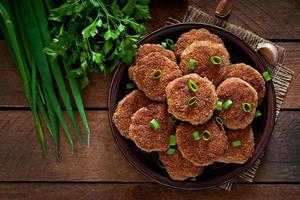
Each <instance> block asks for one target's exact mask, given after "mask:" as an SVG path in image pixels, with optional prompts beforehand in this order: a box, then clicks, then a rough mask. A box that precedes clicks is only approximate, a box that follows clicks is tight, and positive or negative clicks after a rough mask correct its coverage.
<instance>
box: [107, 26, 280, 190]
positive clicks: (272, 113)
mask: <svg viewBox="0 0 300 200" xmlns="http://www.w3.org/2000/svg"><path fill="white" fill-rule="evenodd" d="M187 26H190V27H188V28H186V29H189V28H190V30H191V29H193V28H196V26H197V28H209V29H218V30H219V31H221V32H223V33H224V34H227V35H230V37H232V39H235V40H238V41H239V42H241V43H242V46H240V47H241V48H244V49H248V50H249V51H248V52H247V54H253V56H255V57H256V58H257V60H258V61H259V62H260V63H261V67H262V68H263V69H264V70H267V69H266V64H265V62H264V61H263V60H262V59H261V57H260V55H259V54H258V53H257V52H256V51H255V50H254V49H253V48H252V47H251V46H249V45H248V44H247V43H246V42H245V41H244V40H242V39H240V38H239V37H238V36H236V35H234V34H233V33H231V32H229V31H227V30H225V29H224V28H221V27H218V26H215V25H211V24H206V23H198V22H187V23H178V24H174V25H170V26H165V27H162V28H160V29H157V30H155V31H153V32H151V33H150V34H148V35H146V36H144V37H143V38H142V39H141V40H139V41H138V42H137V44H138V45H139V44H140V43H142V42H143V41H145V40H147V39H148V38H150V37H152V36H154V35H157V34H160V33H164V32H174V31H173V30H174V29H176V28H180V27H182V28H184V27H187ZM177 31H178V30H177ZM175 32H176V31H175ZM125 68H126V69H125ZM124 70H126V71H127V67H125V65H124V64H123V63H120V64H119V66H118V68H117V69H116V70H115V73H114V75H113V78H112V81H111V84H110V88H109V93H108V99H107V105H108V118H109V126H110V128H111V131H112V134H113V137H114V140H115V142H116V144H117V146H118V149H119V151H121V153H122V154H123V156H124V157H125V158H126V160H127V161H128V162H129V163H130V164H131V165H132V166H133V167H134V168H135V169H137V170H138V171H139V172H140V173H141V174H143V175H144V176H146V177H148V178H150V179H152V180H153V181H155V182H158V183H160V184H162V185H166V186H169V187H172V188H177V189H189V190H191V189H192V190H195V189H196V190H200V189H209V188H213V187H216V186H220V185H222V184H225V183H227V182H229V181H231V180H232V179H233V178H235V177H237V176H239V175H240V174H242V173H243V172H244V171H246V170H247V169H248V168H249V167H251V166H252V165H253V164H254V163H255V161H256V160H257V159H259V158H260V156H261V155H262V154H263V152H264V150H265V149H266V147H267V145H268V142H269V140H270V138H271V135H272V132H273V129H274V125H275V118H276V97H275V90H274V85H273V82H272V80H271V81H268V82H266V91H268V96H267V98H268V103H267V105H266V106H267V108H268V109H267V110H268V117H267V120H266V125H265V127H264V130H263V134H262V135H263V137H262V138H261V140H260V142H259V143H258V144H255V149H254V152H253V154H252V157H251V158H250V159H248V161H247V162H246V163H244V164H241V165H240V166H239V167H238V168H236V169H234V170H233V171H231V172H230V173H228V174H225V175H224V176H222V177H219V178H218V181H215V182H213V183H211V184H207V183H206V182H205V183H203V182H178V181H174V180H171V179H170V178H168V177H163V176H161V175H159V174H157V173H155V172H153V170H151V168H148V166H145V165H143V164H142V163H139V162H137V160H135V158H134V157H132V155H130V154H129V153H128V151H127V145H126V144H124V143H123V142H122V141H121V137H122V136H121V135H120V133H119V131H118V130H117V129H116V127H115V125H114V123H113V121H112V117H113V113H114V110H113V109H112V104H113V102H112V95H113V93H114V90H115V87H116V85H120V82H121V78H120V77H121V76H120V73H121V75H122V74H123V73H124ZM117 83H118V84H117ZM265 98H266V97H265ZM116 104H117V102H116Z"/></svg>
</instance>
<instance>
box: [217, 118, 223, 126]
mask: <svg viewBox="0 0 300 200" xmlns="http://www.w3.org/2000/svg"><path fill="white" fill-rule="evenodd" d="M215 120H216V122H217V123H218V124H219V125H220V126H223V125H224V122H223V120H222V118H221V117H218V116H217V117H215Z"/></svg>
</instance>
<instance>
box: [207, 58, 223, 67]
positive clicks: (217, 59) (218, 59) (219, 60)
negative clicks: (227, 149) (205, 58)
mask: <svg viewBox="0 0 300 200" xmlns="http://www.w3.org/2000/svg"><path fill="white" fill-rule="evenodd" d="M210 62H211V63H212V64H214V65H219V64H221V63H222V58H221V57H220V56H212V57H211V58H210Z"/></svg>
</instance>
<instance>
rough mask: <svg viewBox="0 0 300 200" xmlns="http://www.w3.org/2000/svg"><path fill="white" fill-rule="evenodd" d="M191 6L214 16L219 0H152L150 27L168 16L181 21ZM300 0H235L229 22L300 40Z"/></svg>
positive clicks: (268, 36) (271, 35)
mask: <svg viewBox="0 0 300 200" xmlns="http://www.w3.org/2000/svg"><path fill="white" fill-rule="evenodd" d="M188 5H192V6H194V7H196V8H200V9H202V10H203V11H204V12H206V13H208V14H210V15H214V12H215V8H216V6H217V1H211V0H176V1H174V0H164V1H161V0H152V1H151V15H152V20H149V21H148V22H147V25H148V27H149V28H151V29H157V28H159V27H161V26H163V25H164V23H165V22H166V20H167V19H168V17H172V18H175V19H179V20H181V19H182V18H183V16H184V14H185V12H186V10H187V8H188ZM299 7H300V2H299V1H294V0H287V1H274V0H264V1H260V0H234V1H233V7H232V12H231V14H230V17H229V19H228V21H229V22H230V23H233V24H236V25H239V26H242V27H243V28H246V29H248V30H250V31H253V32H254V33H256V34H258V35H260V36H262V37H264V38H266V39H300V12H299Z"/></svg>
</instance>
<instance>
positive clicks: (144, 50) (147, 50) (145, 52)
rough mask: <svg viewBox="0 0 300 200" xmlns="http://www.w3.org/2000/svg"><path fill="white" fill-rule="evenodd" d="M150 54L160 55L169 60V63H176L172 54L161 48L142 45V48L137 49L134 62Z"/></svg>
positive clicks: (155, 45) (159, 46)
mask: <svg viewBox="0 0 300 200" xmlns="http://www.w3.org/2000/svg"><path fill="white" fill-rule="evenodd" d="M152 52H157V53H161V54H162V55H163V56H165V57H166V58H169V59H170V60H171V61H173V62H176V57H175V54H174V52H173V51H170V50H168V49H165V48H163V47H162V46H161V45H159V44H143V45H142V46H140V47H139V49H138V51H137V54H136V57H135V60H136V61H138V60H140V59H142V58H144V57H145V56H147V55H148V54H149V53H152Z"/></svg>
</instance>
